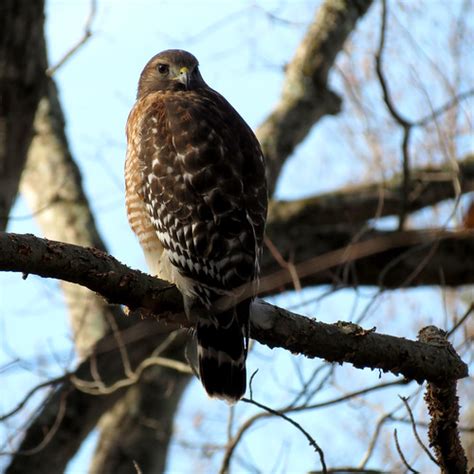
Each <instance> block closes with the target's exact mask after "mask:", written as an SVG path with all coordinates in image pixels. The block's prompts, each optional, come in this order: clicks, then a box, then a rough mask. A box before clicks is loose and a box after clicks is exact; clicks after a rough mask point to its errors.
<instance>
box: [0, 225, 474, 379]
mask: <svg viewBox="0 0 474 474" xmlns="http://www.w3.org/2000/svg"><path fill="white" fill-rule="evenodd" d="M0 249H1V250H2V252H0V269H4V270H10V271H18V272H23V273H29V272H31V273H35V274H38V275H40V276H43V277H49V278H57V279H64V280H66V281H71V282H74V283H79V284H81V285H83V286H86V287H88V288H89V289H91V290H93V291H95V292H96V293H99V294H101V295H102V296H103V297H104V298H105V299H107V300H108V301H110V302H113V303H117V304H122V305H127V306H128V307H129V308H130V309H132V310H138V313H139V314H140V315H141V316H157V318H158V320H159V321H162V324H161V325H159V324H157V326H158V331H163V330H166V328H165V327H164V326H163V324H167V323H168V330H169V329H173V328H176V327H180V326H181V327H183V326H184V327H190V326H192V325H193V321H190V320H188V318H187V317H186V316H185V314H184V309H183V303H182V299H181V298H180V294H179V291H178V290H177V289H176V287H174V286H173V285H169V284H168V283H166V282H163V281H161V280H158V279H157V278H154V277H151V276H149V275H145V274H144V273H141V272H139V271H137V270H131V269H129V268H128V267H126V266H125V265H123V264H121V263H120V262H118V261H117V260H116V259H114V258H113V257H111V256H109V255H106V254H104V253H102V252H98V251H96V250H94V249H85V248H81V247H78V246H75V245H70V244H64V243H60V242H51V241H47V240H43V239H38V238H37V237H34V236H21V235H18V234H5V233H3V234H0ZM15 255H20V256H21V257H20V258H15ZM65 262H69V263H68V265H65ZM104 277H105V278H104ZM132 314H133V313H132ZM132 329H133V328H132ZM152 332H154V331H152ZM250 336H251V337H253V338H255V339H257V340H258V341H259V342H261V343H262V344H266V345H268V346H269V347H282V348H284V349H287V350H289V351H291V352H292V353H296V354H303V355H306V356H307V357H311V358H312V357H321V358H324V359H326V360H328V361H330V362H339V363H342V362H349V363H351V364H353V365H354V366H355V367H370V368H372V369H375V368H377V369H381V370H383V371H391V372H393V373H395V374H402V375H404V376H405V377H407V378H409V379H415V380H417V381H419V382H421V381H423V380H430V381H434V382H437V381H440V380H446V379H450V380H454V379H457V378H461V377H465V376H466V375H467V367H466V365H465V364H464V363H463V362H462V361H461V360H460V359H459V357H458V356H457V354H456V353H455V352H454V350H448V348H447V346H442V347H443V348H444V349H446V350H444V351H443V352H442V353H441V352H440V353H437V352H436V351H437V349H438V347H437V346H433V345H430V344H426V345H425V346H426V347H425V346H424V345H423V344H422V343H419V342H414V341H407V340H405V339H403V338H396V337H392V336H385V335H380V334H375V333H373V332H372V330H369V331H366V330H363V329H362V328H360V327H359V326H357V325H355V324H352V323H340V324H336V325H329V324H324V323H317V322H315V321H313V320H311V319H309V318H306V317H304V316H299V315H296V314H294V313H291V312H289V311H286V310H284V309H282V308H278V307H275V306H272V305H269V304H263V303H262V304H257V305H254V308H253V310H252V323H251V330H250ZM128 341H130V336H127V337H125V336H124V338H123V344H127V342H128ZM101 342H102V341H101ZM134 342H136V340H135V341H134ZM109 344H110V343H109ZM106 347H107V343H105V342H102V344H101V345H100V348H101V350H102V351H104V350H105V348H106ZM426 351H428V352H426Z"/></svg>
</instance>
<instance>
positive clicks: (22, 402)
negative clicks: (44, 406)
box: [0, 374, 68, 421]
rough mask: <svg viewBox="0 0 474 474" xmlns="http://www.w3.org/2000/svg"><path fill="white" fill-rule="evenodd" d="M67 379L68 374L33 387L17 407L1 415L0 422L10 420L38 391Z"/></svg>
mask: <svg viewBox="0 0 474 474" xmlns="http://www.w3.org/2000/svg"><path fill="white" fill-rule="evenodd" d="M67 377H68V374H64V375H61V377H56V378H54V379H51V380H47V381H46V382H43V383H40V384H38V385H36V386H35V387H33V388H32V389H31V390H30V391H29V392H28V393H27V394H26V395H25V396H24V398H23V400H22V401H21V402H20V403H18V405H17V406H16V407H15V408H13V409H12V410H10V411H9V412H7V413H4V414H3V415H0V421H5V420H6V419H7V418H10V417H11V416H13V415H14V414H15V413H18V412H19V411H20V410H21V409H22V408H23V407H24V406H25V405H26V403H27V402H28V400H29V399H30V398H31V397H32V396H33V395H34V394H35V393H36V392H37V391H38V390H41V389H42V388H45V387H49V386H51V385H57V384H58V383H61V382H63V381H64V380H66V379H67Z"/></svg>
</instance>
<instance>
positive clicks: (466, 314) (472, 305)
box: [446, 302, 474, 338]
mask: <svg viewBox="0 0 474 474" xmlns="http://www.w3.org/2000/svg"><path fill="white" fill-rule="evenodd" d="M472 312H474V302H473V303H471V304H470V305H469V308H467V310H466V312H465V313H464V314H463V315H462V316H461V319H459V321H458V322H457V323H456V324H455V325H454V326H453V327H452V328H451V329H450V330H449V331H448V333H447V334H446V337H448V338H449V337H451V336H452V335H453V334H454V332H455V331H456V330H457V329H458V328H459V327H461V326H462V325H463V323H464V321H466V319H467V318H468V317H469V316H470V315H471V313H472Z"/></svg>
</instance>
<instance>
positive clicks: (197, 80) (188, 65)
mask: <svg viewBox="0 0 474 474" xmlns="http://www.w3.org/2000/svg"><path fill="white" fill-rule="evenodd" d="M198 66H199V63H198V60H197V59H196V58H195V57H194V56H193V55H192V54H191V53H188V52H187V51H183V50H181V49H167V50H166V51H162V52H161V53H158V54H157V55H155V56H153V57H152V58H151V59H150V60H149V61H148V63H147V64H146V66H145V67H144V69H143V71H142V73H141V75H140V81H139V82H138V95H137V97H138V98H140V97H143V96H144V95H146V94H149V93H150V92H158V91H167V90H172V91H180V90H182V91H184V90H193V89H198V88H199V87H205V86H206V83H205V82H204V80H203V78H202V77H201V73H200V72H199V68H198Z"/></svg>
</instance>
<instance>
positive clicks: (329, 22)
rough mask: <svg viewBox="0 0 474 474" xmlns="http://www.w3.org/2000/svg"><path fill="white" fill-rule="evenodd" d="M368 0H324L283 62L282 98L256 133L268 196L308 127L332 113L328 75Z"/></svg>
mask: <svg viewBox="0 0 474 474" xmlns="http://www.w3.org/2000/svg"><path fill="white" fill-rule="evenodd" d="M371 3H372V1H371V0H342V1H341V0H326V1H325V2H324V3H323V4H322V5H321V7H320V8H319V9H318V10H317V12H316V16H315V18H314V20H313V22H312V23H311V25H310V26H309V28H308V31H307V32H306V36H305V37H304V39H303V41H302V42H301V43H300V45H299V47H298V49H297V50H296V53H295V55H294V56H293V59H292V60H291V62H290V63H289V64H288V66H287V68H286V74H285V82H284V84H283V90H282V94H281V99H280V101H279V103H278V104H277V105H276V107H275V108H274V109H273V112H272V113H271V114H270V115H269V117H268V118H267V119H266V120H265V122H264V123H262V125H260V127H259V128H258V130H257V137H258V139H259V141H260V144H261V145H262V149H263V152H264V155H265V157H266V162H267V177H268V183H269V188H270V194H272V193H273V189H274V188H275V184H276V180H277V178H278V175H279V174H280V169H281V167H282V166H283V164H284V162H285V160H286V159H287V158H288V156H290V155H291V154H292V152H293V150H294V149H295V147H296V146H297V145H298V144H299V143H300V142H302V141H303V140H304V138H305V137H306V136H307V134H308V133H309V131H310V130H311V128H312V127H313V125H314V124H315V123H316V122H318V120H319V119H320V118H322V117H323V116H324V115H327V114H331V115H334V114H337V113H338V112H339V111H340V108H341V99H340V98H339V97H338V96H337V95H336V94H335V93H334V92H332V91H331V90H329V89H328V86H327V79H328V73H329V71H330V69H331V67H332V65H333V64H334V61H335V59H336V56H337V54H338V53H339V52H340V51H341V49H342V47H343V45H344V43H345V41H346V39H347V37H348V35H349V34H350V33H351V32H352V31H353V30H354V28H355V26H356V23H357V21H358V20H359V19H360V18H361V17H363V16H364V14H365V13H366V11H367V10H368V8H369V7H370V5H371Z"/></svg>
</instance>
